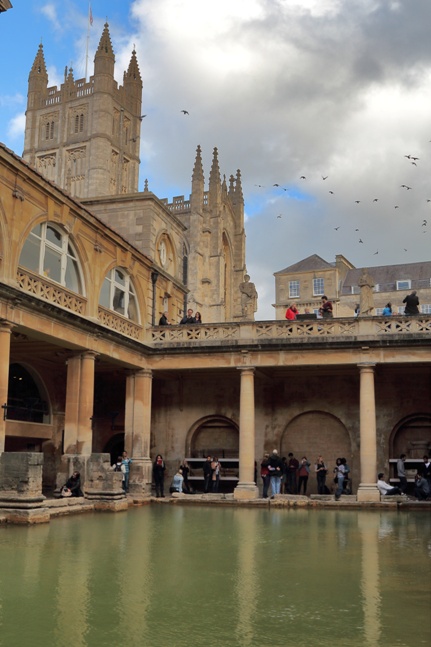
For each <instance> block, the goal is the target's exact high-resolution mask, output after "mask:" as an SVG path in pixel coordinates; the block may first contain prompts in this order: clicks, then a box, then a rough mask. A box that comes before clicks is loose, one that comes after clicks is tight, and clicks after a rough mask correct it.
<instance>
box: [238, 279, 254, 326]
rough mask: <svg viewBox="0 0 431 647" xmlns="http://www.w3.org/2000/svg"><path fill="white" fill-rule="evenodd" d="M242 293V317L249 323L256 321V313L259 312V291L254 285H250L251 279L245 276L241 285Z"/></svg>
mask: <svg viewBox="0 0 431 647" xmlns="http://www.w3.org/2000/svg"><path fill="white" fill-rule="evenodd" d="M239 291H240V292H241V311H242V316H243V318H244V319H245V320H247V321H254V313H255V312H256V310H257V291H256V286H255V284H254V283H250V277H249V275H248V274H245V276H244V281H243V282H242V283H240V284H239Z"/></svg>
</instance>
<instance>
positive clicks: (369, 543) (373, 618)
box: [358, 513, 385, 647]
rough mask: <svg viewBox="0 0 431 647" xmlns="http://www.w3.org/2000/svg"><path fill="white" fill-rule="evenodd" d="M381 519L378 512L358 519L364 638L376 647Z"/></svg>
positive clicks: (378, 616)
mask: <svg viewBox="0 0 431 647" xmlns="http://www.w3.org/2000/svg"><path fill="white" fill-rule="evenodd" d="M380 520H381V518H380V515H379V514H377V513H376V514H371V515H370V514H366V515H363V516H362V517H359V519H358V526H359V530H360V534H361V540H362V575H361V591H362V599H363V608H364V639H365V645H366V646H367V647H376V645H378V644H379V642H380V629H381V628H380V612H381V598H380V587H379V544H378V534H379V530H380ZM383 523H384V524H385V522H383Z"/></svg>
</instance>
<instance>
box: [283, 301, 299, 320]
mask: <svg viewBox="0 0 431 647" xmlns="http://www.w3.org/2000/svg"><path fill="white" fill-rule="evenodd" d="M297 314H298V310H297V309H296V306H295V304H294V303H292V305H290V306H289V307H288V308H287V310H286V314H285V317H286V319H289V320H290V321H293V320H294V319H296V315H297Z"/></svg>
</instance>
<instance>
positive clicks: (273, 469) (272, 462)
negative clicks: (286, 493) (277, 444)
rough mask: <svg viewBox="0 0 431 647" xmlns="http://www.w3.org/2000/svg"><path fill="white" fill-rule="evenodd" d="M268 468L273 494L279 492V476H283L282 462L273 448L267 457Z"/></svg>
mask: <svg viewBox="0 0 431 647" xmlns="http://www.w3.org/2000/svg"><path fill="white" fill-rule="evenodd" d="M268 469H269V473H270V476H271V494H272V496H274V495H275V494H280V491H281V477H282V476H283V463H282V461H281V458H280V456H279V455H278V451H277V450H276V449H274V450H273V452H272V454H271V456H270V458H269V461H268Z"/></svg>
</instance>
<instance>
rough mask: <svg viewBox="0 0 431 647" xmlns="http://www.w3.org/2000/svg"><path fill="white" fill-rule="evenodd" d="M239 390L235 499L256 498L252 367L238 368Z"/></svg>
mask: <svg viewBox="0 0 431 647" xmlns="http://www.w3.org/2000/svg"><path fill="white" fill-rule="evenodd" d="M239 370H240V371H241V391H240V403H239V482H238V485H237V486H236V488H235V490H234V498H235V499H257V497H258V489H257V486H256V483H255V482H254V447H255V422H254V420H255V412H254V370H255V369H254V367H252V366H250V367H247V368H240V369H239Z"/></svg>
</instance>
